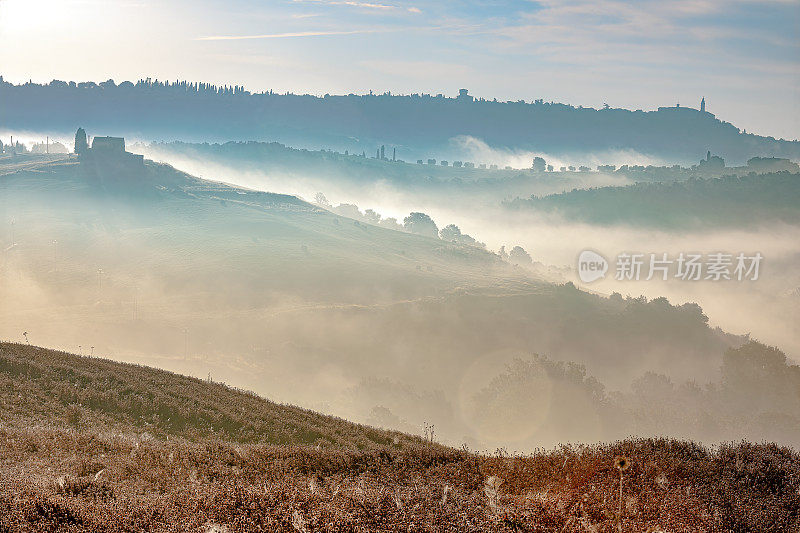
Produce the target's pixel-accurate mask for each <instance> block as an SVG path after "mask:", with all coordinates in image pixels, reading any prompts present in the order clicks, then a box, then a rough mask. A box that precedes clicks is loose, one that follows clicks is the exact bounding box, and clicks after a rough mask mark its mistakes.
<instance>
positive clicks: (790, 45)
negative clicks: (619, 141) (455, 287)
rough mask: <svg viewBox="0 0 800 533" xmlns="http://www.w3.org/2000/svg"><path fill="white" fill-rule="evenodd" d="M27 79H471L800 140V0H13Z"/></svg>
mask: <svg viewBox="0 0 800 533" xmlns="http://www.w3.org/2000/svg"><path fill="white" fill-rule="evenodd" d="M0 50H3V53H2V54H0V56H1V57H2V59H0V75H3V76H4V77H5V79H6V80H8V81H12V82H22V81H27V80H29V79H30V80H33V81H37V82H48V81H50V80H52V79H60V80H65V81H70V80H72V81H97V82H99V81H104V80H107V79H114V80H115V81H117V82H121V81H124V80H131V81H135V80H137V79H139V78H147V77H150V78H156V79H162V80H163V79H169V80H176V79H185V80H189V81H205V82H211V83H216V84H228V85H244V86H245V88H247V89H249V90H251V91H261V90H270V89H272V90H275V91H277V92H285V91H291V92H296V93H309V94H318V95H323V94H325V93H330V94H346V93H351V92H352V93H366V92H369V91H370V90H373V91H376V92H380V93H382V92H385V91H391V92H392V93H403V94H407V93H415V92H425V93H432V94H437V93H443V94H446V95H455V94H456V93H457V92H458V89H460V88H467V89H469V91H470V94H473V95H475V96H481V97H485V98H489V99H491V98H497V99H498V100H520V99H522V100H526V101H531V100H534V99H538V98H543V99H544V100H546V101H556V102H564V103H569V104H573V105H576V106H577V105H583V106H585V107H601V106H602V105H603V104H605V103H607V104H608V105H610V106H611V107H623V108H628V109H644V110H651V109H655V108H657V107H659V106H671V105H675V104H676V103H680V104H681V105H684V106H689V107H698V106H699V102H700V99H701V97H705V98H706V103H707V109H708V111H710V112H712V113H715V114H716V115H717V116H718V117H719V118H721V119H723V120H726V121H728V122H731V123H733V124H734V125H736V126H737V127H739V128H743V129H745V130H747V131H748V132H752V133H758V134H761V135H771V136H774V137H777V138H786V139H797V138H800V0H762V1H745V0H724V1H717V0H676V1H665V0H660V1H659V0H635V1H617V0H542V1H528V0H460V1H455V0H442V1H432V0H419V1H411V2H401V1H394V0H364V1H361V0H275V1H253V0H227V1H224V2H211V1H208V0H192V1H187V0H159V1H156V0H0Z"/></svg>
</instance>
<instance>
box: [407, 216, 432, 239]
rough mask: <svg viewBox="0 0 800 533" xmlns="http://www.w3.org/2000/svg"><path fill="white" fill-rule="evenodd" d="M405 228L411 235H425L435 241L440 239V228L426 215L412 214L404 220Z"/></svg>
mask: <svg viewBox="0 0 800 533" xmlns="http://www.w3.org/2000/svg"><path fill="white" fill-rule="evenodd" d="M403 228H405V230H406V231H408V232H409V233H416V234H418V235H425V236H426V237H433V238H434V239H438V238H439V228H438V227H437V226H436V223H435V222H434V221H433V220H432V219H431V217H429V216H428V215H426V214H425V213H416V212H415V213H410V214H409V215H408V216H407V217H406V218H404V219H403Z"/></svg>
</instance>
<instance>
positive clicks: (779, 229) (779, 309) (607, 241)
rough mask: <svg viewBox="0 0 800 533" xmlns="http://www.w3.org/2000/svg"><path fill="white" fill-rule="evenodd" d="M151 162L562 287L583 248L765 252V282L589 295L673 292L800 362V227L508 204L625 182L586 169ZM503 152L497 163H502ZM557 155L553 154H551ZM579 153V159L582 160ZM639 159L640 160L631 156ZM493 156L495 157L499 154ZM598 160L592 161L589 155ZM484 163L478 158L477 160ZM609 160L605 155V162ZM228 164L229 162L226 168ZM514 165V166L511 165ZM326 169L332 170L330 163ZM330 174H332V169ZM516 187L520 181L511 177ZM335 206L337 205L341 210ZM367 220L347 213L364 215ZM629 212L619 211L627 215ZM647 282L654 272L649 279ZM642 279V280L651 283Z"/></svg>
mask: <svg viewBox="0 0 800 533" xmlns="http://www.w3.org/2000/svg"><path fill="white" fill-rule="evenodd" d="M459 142H460V143H461V144H463V145H464V146H467V147H469V148H470V149H471V150H474V151H475V154H476V155H479V154H485V157H486V158H487V159H490V156H491V154H494V153H495V152H497V151H496V150H493V149H492V148H490V147H488V146H486V145H485V143H481V142H480V141H478V140H476V139H472V138H460V140H459ZM143 148H144V150H143V152H144V153H145V154H147V155H148V157H154V158H157V159H161V160H165V161H167V162H169V163H170V164H173V165H175V166H176V167H177V168H181V169H183V170H186V171H187V172H190V173H192V174H196V175H200V176H203V177H206V178H210V179H220V180H224V181H228V182H231V183H236V184H239V185H242V186H247V187H252V188H255V189H261V190H273V191H283V192H290V193H292V194H297V195H298V196H301V197H304V198H307V199H309V200H310V201H314V198H315V197H318V195H319V194H320V193H322V194H323V196H324V198H325V200H326V201H327V202H329V203H330V204H331V205H330V206H325V207H326V208H328V209H332V210H334V211H335V212H338V213H340V214H343V215H345V216H358V218H359V219H360V220H369V217H365V216H363V214H364V213H366V212H367V210H371V211H372V212H373V213H375V214H377V215H380V216H381V217H382V218H383V219H387V218H394V219H396V221H397V222H398V223H399V224H401V225H402V221H403V219H404V218H405V217H406V216H408V214H409V212H422V213H425V214H427V215H429V216H430V217H431V218H432V220H433V221H434V222H435V223H436V224H437V226H438V227H439V228H440V229H441V228H443V227H444V226H446V225H448V224H454V225H455V226H457V227H458V229H459V230H460V231H461V232H462V233H464V234H467V235H469V236H471V237H472V238H474V239H476V240H477V241H478V242H480V243H485V244H486V245H487V248H488V249H489V250H494V251H497V250H499V249H500V248H501V247H505V249H506V250H511V249H512V248H513V247H515V246H520V247H522V248H523V249H524V250H525V251H526V252H527V253H528V254H529V255H530V256H531V257H532V259H533V261H534V262H535V263H538V264H540V265H544V268H540V269H539V271H540V272H542V273H544V274H545V275H548V276H549V277H550V279H552V280H553V281H556V282H564V281H573V282H575V283H580V280H579V279H578V276H577V274H576V273H575V271H574V269H575V265H576V261H577V258H578V255H579V254H580V252H581V251H583V250H585V249H591V250H596V251H599V252H600V253H602V254H603V255H604V256H605V257H606V258H607V259H609V260H612V259H614V257H616V256H617V255H618V254H620V253H623V252H628V253H643V254H647V255H646V256H647V257H649V254H650V253H655V254H657V255H658V256H659V257H660V256H661V255H662V254H663V253H668V255H669V257H672V258H675V257H677V255H678V254H680V253H682V252H683V253H703V254H711V253H716V252H726V253H731V254H738V253H740V252H741V253H747V254H748V255H749V254H752V253H755V252H760V253H761V254H762V255H764V262H763V268H762V273H761V277H760V279H759V280H758V281H755V282H721V283H719V282H711V281H700V282H688V281H681V280H675V279H672V280H670V281H669V282H660V281H658V280H651V281H639V282H619V281H616V280H614V279H613V278H614V272H613V271H612V272H610V273H609V274H608V275H607V277H606V280H604V281H602V282H598V283H595V284H591V285H587V286H586V288H587V289H588V290H596V291H600V292H602V293H604V294H611V293H612V292H620V293H622V294H625V295H632V296H638V295H646V296H647V297H649V298H656V297H658V296H667V297H668V298H669V300H670V301H671V302H673V303H677V304H683V303H692V302H696V303H698V304H700V305H701V306H702V307H703V309H705V310H706V313H707V315H708V316H709V317H710V319H711V323H712V324H713V325H715V326H720V327H722V328H723V329H725V330H727V331H731V332H734V333H737V334H748V333H749V334H751V335H753V336H754V337H755V338H759V339H762V340H763V341H764V342H767V343H769V344H773V345H778V346H781V347H782V348H783V349H784V350H786V351H787V353H788V354H789V356H790V357H791V358H793V359H794V360H800V337H798V336H797V335H796V333H795V331H794V330H795V326H794V324H795V322H796V321H797V319H798V317H800V275H798V274H797V272H798V269H797V267H798V266H800V262H798V255H799V254H800V245H798V244H797V243H798V242H800V240H798V237H800V228H798V226H796V225H790V224H786V223H783V222H779V221H774V222H764V223H761V224H759V223H755V224H752V223H749V224H747V225H746V226H744V225H740V224H737V223H736V217H737V213H736V212H732V213H731V214H730V215H729V216H730V218H731V221H730V222H728V223H726V224H724V225H721V224H716V225H715V224H699V223H697V222H696V221H687V224H685V225H682V226H680V227H676V228H659V227H658V226H653V225H642V224H638V223H634V222H632V223H630V224H617V225H610V226H609V225H592V224H588V223H586V222H582V221H579V220H574V219H570V218H566V217H563V216H559V215H558V214H550V213H537V212H525V211H509V210H507V209H504V208H503V207H502V206H501V205H500V204H501V202H502V201H503V200H505V199H508V198H509V197H510V196H511V195H514V194H516V195H518V196H525V197H527V196H530V195H531V194H537V195H546V194H550V193H556V192H562V191H564V190H571V189H573V188H588V187H600V186H606V185H625V184H626V183H627V182H625V181H620V180H621V179H623V180H624V178H620V177H619V176H618V175H609V174H604V173H586V174H585V175H581V174H580V173H577V174H575V175H573V176H576V177H577V179H578V180H579V181H575V180H574V178H571V179H570V180H568V181H566V182H564V181H559V180H558V179H557V175H558V174H559V173H555V174H550V175H549V176H546V177H545V178H542V179H531V178H527V179H525V180H521V181H519V182H515V183H513V185H511V189H507V188H504V185H503V181H504V180H502V179H501V180H493V184H491V185H490V186H486V187H477V188H476V186H475V184H473V183H470V182H464V181H453V182H448V183H447V186H446V187H444V188H443V187H442V186H441V184H437V183H433V182H413V181H412V182H403V181H398V180H397V179H394V178H392V179H390V177H388V176H385V175H382V174H380V169H378V170H376V174H374V179H373V180H370V181H367V182H360V183H354V181H353V180H352V179H351V178H348V177H347V176H341V175H339V174H335V173H333V174H331V173H325V172H324V171H318V172H315V173H308V172H304V171H303V170H302V169H298V170H297V171H296V173H294V174H286V173H285V171H281V172H279V173H276V172H271V171H267V170H263V169H262V170H259V169H258V168H255V167H253V168H249V169H248V170H242V168H241V165H242V164H243V163H242V161H240V160H238V159H233V160H225V159H224V158H216V159H215V158H213V157H209V156H208V154H204V153H195V152H191V151H190V152H189V153H190V154H194V155H195V156H196V157H188V156H187V154H181V153H179V152H178V151H176V150H175V149H174V147H172V146H171V145H149V146H146V147H143ZM499 154H500V155H503V154H505V155H506V156H509V157H517V158H518V159H517V160H516V162H517V163H525V162H528V164H529V161H530V159H529V158H530V156H531V155H532V154H529V153H522V154H509V153H506V152H502V151H500V152H499ZM500 155H498V156H497V157H500ZM545 155H546V156H547V157H549V156H548V155H547V154H545ZM617 155H619V157H620V158H622V159H620V162H625V163H632V162H640V163H654V164H659V163H663V162H661V161H656V160H648V159H646V158H645V156H641V155H637V154H629V153H627V152H621V153H620V154H617ZM578 156H580V154H576V158H578ZM628 156H631V157H633V158H634V160H633V161H630V160H625V159H624V158H625V157H628ZM492 157H494V156H492ZM583 157H584V158H589V159H591V158H592V157H595V156H594V155H586V154H583ZM476 159H480V158H478V157H477V156H476ZM601 160H602V161H607V160H608V159H607V158H604V159H601ZM223 161H224V162H223ZM508 162H509V163H514V162H515V161H512V160H508ZM322 168H325V167H322ZM328 168H333V167H330V165H329V166H328ZM505 181H507V182H508V181H511V182H513V181H514V180H505ZM337 207H338V208H339V209H337ZM356 209H358V210H359V211H360V213H359V214H360V215H361V216H359V215H353V214H347V213H348V212H350V213H358V212H357V211H355V210H356ZM624 210H625V207H624V206H621V207H620V208H619V209H617V210H616V211H617V212H621V213H623V214H622V216H623V218H624ZM645 276H646V273H645ZM645 276H643V277H645Z"/></svg>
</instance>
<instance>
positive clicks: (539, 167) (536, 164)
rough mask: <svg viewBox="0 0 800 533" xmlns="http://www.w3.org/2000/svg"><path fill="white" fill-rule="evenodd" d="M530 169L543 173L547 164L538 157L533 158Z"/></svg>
mask: <svg viewBox="0 0 800 533" xmlns="http://www.w3.org/2000/svg"><path fill="white" fill-rule="evenodd" d="M531 168H532V169H533V170H534V172H544V171H545V169H547V162H546V161H545V160H544V159H542V158H541V157H539V156H536V157H534V158H533V165H532V166H531Z"/></svg>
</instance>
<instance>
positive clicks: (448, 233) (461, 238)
mask: <svg viewBox="0 0 800 533" xmlns="http://www.w3.org/2000/svg"><path fill="white" fill-rule="evenodd" d="M439 237H441V238H442V240H443V241H448V242H454V243H457V244H466V245H468V246H478V247H480V248H485V247H486V245H485V244H483V243H482V242H478V241H477V240H475V238H474V237H472V236H471V235H467V234H466V233H461V229H460V228H459V227H458V226H456V225H455V224H448V225H447V226H445V227H443V228H442V230H441V231H440V232H439Z"/></svg>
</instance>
